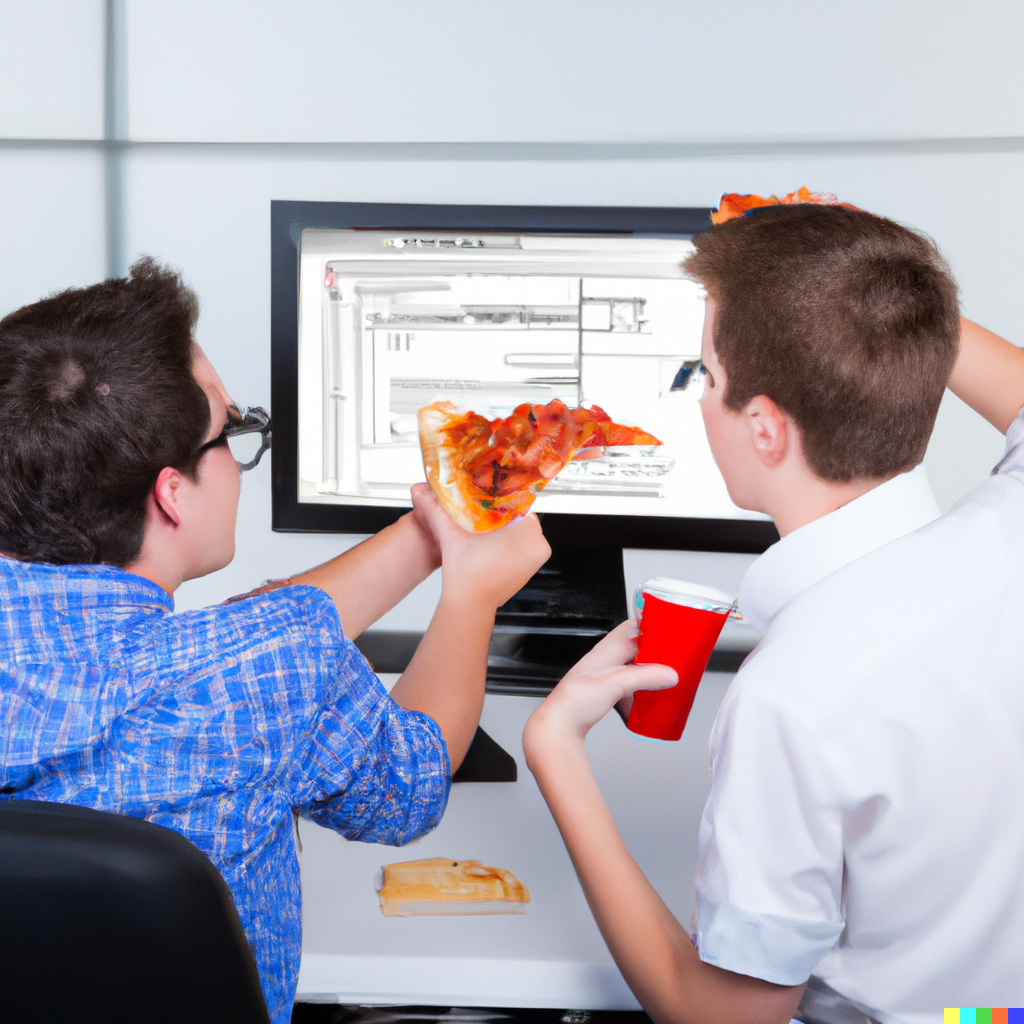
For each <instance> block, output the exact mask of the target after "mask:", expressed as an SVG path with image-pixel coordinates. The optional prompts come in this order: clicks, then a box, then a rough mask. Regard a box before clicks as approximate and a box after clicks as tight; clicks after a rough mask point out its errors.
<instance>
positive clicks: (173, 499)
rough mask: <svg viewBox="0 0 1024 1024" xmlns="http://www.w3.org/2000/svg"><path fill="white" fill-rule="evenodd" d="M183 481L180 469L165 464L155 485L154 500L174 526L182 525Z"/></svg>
mask: <svg viewBox="0 0 1024 1024" xmlns="http://www.w3.org/2000/svg"><path fill="white" fill-rule="evenodd" d="M183 483H184V481H183V480H182V476H181V473H180V472H178V470H176V469H173V468H172V467H170V466H164V468H163V469H161V470H160V475H159V476H158V477H157V478H156V483H155V484H154V485H153V500H154V501H155V502H156V507H157V508H158V509H159V511H160V512H162V513H163V515H164V516H165V517H166V518H167V519H168V520H170V523H171V524H172V525H174V526H181V519H182V507H181V502H182V498H183V493H182V491H183V487H182V485H183Z"/></svg>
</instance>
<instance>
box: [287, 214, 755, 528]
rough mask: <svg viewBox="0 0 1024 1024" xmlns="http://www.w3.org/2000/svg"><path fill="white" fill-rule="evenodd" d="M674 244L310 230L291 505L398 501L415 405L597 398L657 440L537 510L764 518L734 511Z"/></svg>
mask: <svg viewBox="0 0 1024 1024" xmlns="http://www.w3.org/2000/svg"><path fill="white" fill-rule="evenodd" d="M691 250H692V246H691V243H690V242H689V241H688V240H686V239H681V238H649V237H635V236H631V235H606V236H594V235H568V234H566V235H542V234H509V233H503V234H499V233H488V232H474V233H472V234H469V233H467V234H464V235H460V234H458V233H457V232H452V231H440V232H437V231H425V230H415V231H413V230H408V231H399V230H391V231H365V230H314V229H307V230H305V231H303V232H302V236H301V249H300V264H299V266H300V280H299V496H298V497H299V501H300V502H306V503H310V502H313V503H329V504H341V505H371V506H374V505H375V506H403V505H408V504H409V488H410V486H411V485H412V484H413V483H415V482H417V481H420V480H423V479H425V476H424V471H423V464H422V460H421V455H420V447H419V438H418V432H417V421H416V413H417V411H418V410H419V409H420V408H422V407H423V406H425V405H429V404H431V403H433V402H436V401H442V400H443V401H450V402H453V403H455V404H456V405H457V406H458V407H459V408H460V409H463V410H470V409H472V410H473V411H475V412H477V413H480V414H481V415H484V416H486V417H487V418H489V419H493V418H495V417H499V416H501V417H504V416H507V415H508V414H509V413H511V412H512V410H513V409H514V408H515V407H516V406H518V405H521V404H522V403H524V402H529V403H534V404H547V403H548V402H550V401H551V400H552V399H555V398H558V399H561V400H562V401H563V402H565V404H566V405H568V406H569V407H574V406H578V405H586V406H590V405H595V404H596V405H599V406H600V407H601V408H603V409H604V410H605V412H607V413H608V414H609V416H611V418H612V419H613V420H615V421H616V422H618V423H623V424H626V425H629V426H637V427H640V428H642V429H643V430H645V431H647V432H648V433H651V434H653V435H655V436H656V437H657V438H658V439H659V440H661V441H662V442H663V443H662V444H661V445H657V446H654V445H650V446H635V447H615V448H606V449H604V454H603V455H602V456H601V457H600V458H592V459H587V460H585V461H573V462H571V463H570V464H569V465H568V466H567V467H566V468H565V469H564V470H563V471H562V472H561V473H560V474H559V475H558V476H557V477H555V479H554V480H552V481H551V482H550V483H549V484H548V485H547V487H546V488H545V489H544V490H543V491H542V492H541V493H540V496H539V497H538V499H537V502H536V504H535V505H534V510H535V511H537V512H565V513H577V514H579V513H583V514H591V515H595V514H596V515H619V516H621V515H634V516H671V517H696V518H712V519H761V518H764V517H762V516H759V515H756V514H754V513H749V512H745V511H743V510H741V509H738V508H737V507H736V506H735V505H734V504H733V503H732V502H731V501H730V500H729V496H728V494H727V492H726V489H725V484H724V482H723V480H722V477H721V475H720V474H719V472H718V469H717V467H716V466H715V463H714V459H713V458H712V456H711V451H710V449H709V447H708V443H707V440H706V438H705V435H704V428H703V425H702V422H701V415H700V406H699V399H700V396H701V392H702V388H703V379H702V374H701V373H700V372H699V366H700V339H701V328H702V324H703V318H704V297H703V291H702V289H701V288H700V286H699V285H697V284H695V283H694V282H692V281H688V280H686V279H685V278H684V277H683V274H682V271H681V270H680V267H679V264H680V261H681V260H682V259H683V258H685V256H686V255H687V254H688V253H689V252H690V251H691Z"/></svg>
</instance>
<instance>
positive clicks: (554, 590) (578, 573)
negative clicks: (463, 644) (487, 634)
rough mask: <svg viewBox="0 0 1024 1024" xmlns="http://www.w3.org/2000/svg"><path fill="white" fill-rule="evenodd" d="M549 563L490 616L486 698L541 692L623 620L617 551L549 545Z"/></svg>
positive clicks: (622, 588) (623, 586)
mask: <svg viewBox="0 0 1024 1024" xmlns="http://www.w3.org/2000/svg"><path fill="white" fill-rule="evenodd" d="M552 548H553V550H552V552H551V558H550V559H549V560H548V561H547V562H546V563H545V564H544V565H543V566H542V567H541V569H540V571H539V572H538V573H537V574H536V575H535V576H534V577H533V578H532V579H531V580H530V581H529V582H528V583H527V584H526V586H525V587H523V589H522V590H520V591H519V593H518V594H516V595H515V596H514V597H513V598H511V600H509V601H507V602H506V603H505V604H503V605H502V606H501V607H500V608H499V609H498V613H497V615H496V616H495V622H494V634H493V636H492V639H491V649H490V653H489V655H488V659H487V690H488V692H489V693H523V694H534V695H543V694H546V693H548V692H550V691H551V689H552V688H553V687H554V685H555V684H556V683H557V682H558V680H559V679H561V678H562V676H563V675H565V673H566V671H568V669H570V668H571V667H572V666H573V665H574V664H576V662H577V661H578V660H579V659H580V658H581V657H583V655H584V654H586V653H587V652H588V651H589V650H590V649H591V648H592V647H593V646H594V644H596V643H597V642H598V640H600V639H601V637H603V636H604V635H605V634H606V633H607V632H608V631H609V630H610V629H613V628H614V627H615V626H617V625H618V624H619V623H620V622H622V621H623V620H624V619H625V618H626V617H627V611H626V582H625V577H624V576H623V571H622V549H621V548H620V547H609V546H602V547H577V546H575V545H572V546H564V547H563V546H561V545H552Z"/></svg>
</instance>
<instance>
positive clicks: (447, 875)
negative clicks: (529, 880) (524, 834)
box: [377, 857, 530, 917]
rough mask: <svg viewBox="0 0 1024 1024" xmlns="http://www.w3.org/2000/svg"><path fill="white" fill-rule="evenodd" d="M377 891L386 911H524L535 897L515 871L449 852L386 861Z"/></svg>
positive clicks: (412, 914)
mask: <svg viewBox="0 0 1024 1024" xmlns="http://www.w3.org/2000/svg"><path fill="white" fill-rule="evenodd" d="M377 894H378V896H379V897H380V909H381V913H382V914H384V915H385V916H386V917H425V916H450V915H455V914H521V913H523V911H524V910H525V909H526V904H527V903H529V902H530V893H529V890H528V889H527V888H526V886H524V885H523V883H522V882H520V881H519V879H518V878H516V876H515V875H514V874H512V872H511V871H506V870H505V869H504V868H491V867H487V866H485V865H484V864H481V863H480V861H478V860H449V859H448V858H447V857H430V858H428V859H426V860H407V861H402V862H400V863H398V864H385V865H384V867H383V868H382V869H381V872H380V875H379V876H378V879H377Z"/></svg>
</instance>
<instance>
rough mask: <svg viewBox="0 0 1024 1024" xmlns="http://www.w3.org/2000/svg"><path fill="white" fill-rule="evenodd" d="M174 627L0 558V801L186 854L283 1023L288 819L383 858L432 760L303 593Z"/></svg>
mask: <svg viewBox="0 0 1024 1024" xmlns="http://www.w3.org/2000/svg"><path fill="white" fill-rule="evenodd" d="M172 611H173V602H172V600H171V598H170V597H169V596H168V595H167V594H166V593H165V592H164V591H163V590H162V589H161V588H160V587H158V586H157V585H156V584H154V583H151V582H149V581H148V580H146V579H143V578H142V577H141V576H136V575H134V574H132V573H128V572H124V571H123V570H120V569H115V568H112V567H109V566H97V565H89V566H81V565H76V566H53V565H43V564H30V563H25V562H18V561H15V560H13V559H10V558H4V557H2V556H0V790H2V792H3V794H4V796H2V797H0V799H25V800H50V801H54V802H58V803H72V804H80V805H82V806H85V807H95V808H99V809H101V810H107V811H115V812H117V813H119V814H128V815H131V816H132V817H136V818H145V819H147V820H148V821H152V822H156V823H157V824H158V825H164V826H166V827H167V828H172V829H174V830H175V831H176V832H180V833H181V834H182V835H184V836H186V837H187V838H188V839H190V840H191V841H192V842H193V843H195V845H196V846H198V847H199V849H201V850H202V851H203V852H204V853H205V854H206V855H207V856H208V857H209V858H210V859H211V860H212V861H213V863H214V864H216V865H217V867H218V868H219V869H220V871H221V873H222V874H223V875H224V878H225V879H226V880H227V883H228V886H229V887H230V889H231V892H232V894H233V896H234V899H235V904H236V906H237V907H238V913H239V915H240V917H241V919H242V925H243V926H244V928H245V932H246V935H247V936H248V938H249V941H250V943H251V944H252V947H253V951H254V952H255V955H256V962H257V965H258V966H259V971H260V977H261V979H262V982H263V991H264V994H265V996H266V1000H267V1006H268V1008H269V1010H270V1016H271V1019H272V1020H273V1021H274V1022H275V1024H286V1022H287V1021H288V1020H289V1019H290V1014H291V1005H292V998H293V995H294V992H295V982H296V977H297V973H298V965H299V953H300V945H301V918H300V894H299V869H298V861H297V858H296V855H295V844H294V836H293V827H292V810H293V808H294V809H295V810H297V811H298V812H299V813H300V814H302V815H303V816H304V817H307V818H309V819H311V820H312V821H315V822H317V823H318V824H321V825H326V826H327V827H328V828H332V829H334V830H335V831H337V832H340V833H341V834H342V835H344V836H346V837H347V838H348V839H358V840H361V841H363V842H374V843H387V844H391V845H395V846H400V845H402V844H403V843H407V842H410V841H411V840H413V839H416V838H417V837H419V836H421V835H423V834H424V833H426V832H429V831H430V830H431V829H432V828H434V826H435V825H436V824H437V822H438V821H439V820H440V818H441V814H442V813H443V811H444V808H445V804H446V802H447V799H448V790H449V787H450V783H451V769H450V765H449V762H448V753H447V748H446V746H445V742H444V739H443V737H442V735H441V730H440V728H439V727H438V725H437V724H436V723H435V722H434V721H433V720H432V719H430V718H429V717H427V716H426V715H424V714H421V713H419V712H411V711H406V710H404V709H403V708H401V707H399V706H398V705H397V704H395V702H394V701H393V700H392V699H391V698H390V697H389V696H388V694H387V693H386V691H385V690H384V688H383V687H382V686H381V684H380V681H379V680H378V679H377V677H376V676H375V675H374V674H373V672H372V671H371V669H370V666H369V665H368V664H367V662H366V660H365V659H364V658H363V656H362V655H361V654H360V653H359V652H358V651H357V650H356V648H355V647H354V646H353V645H352V643H351V641H348V640H346V639H345V638H344V636H343V635H342V631H341V623H340V622H339V620H338V615H337V612H336V610H335V608H334V604H333V602H332V601H331V599H330V598H329V597H328V596H327V595H326V594H325V593H323V592H322V591H320V590H318V589H316V588H315V587H298V586H290V587H285V588H283V589H280V590H273V591H270V592H269V593H265V594H262V595H259V596H253V597H249V598H245V599H242V600H239V601H237V602H234V603H230V604H224V605H219V606H217V607H214V608H205V609H202V610H201V611H193V612H185V613H182V614H180V615H173V614H171V612H172Z"/></svg>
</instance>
